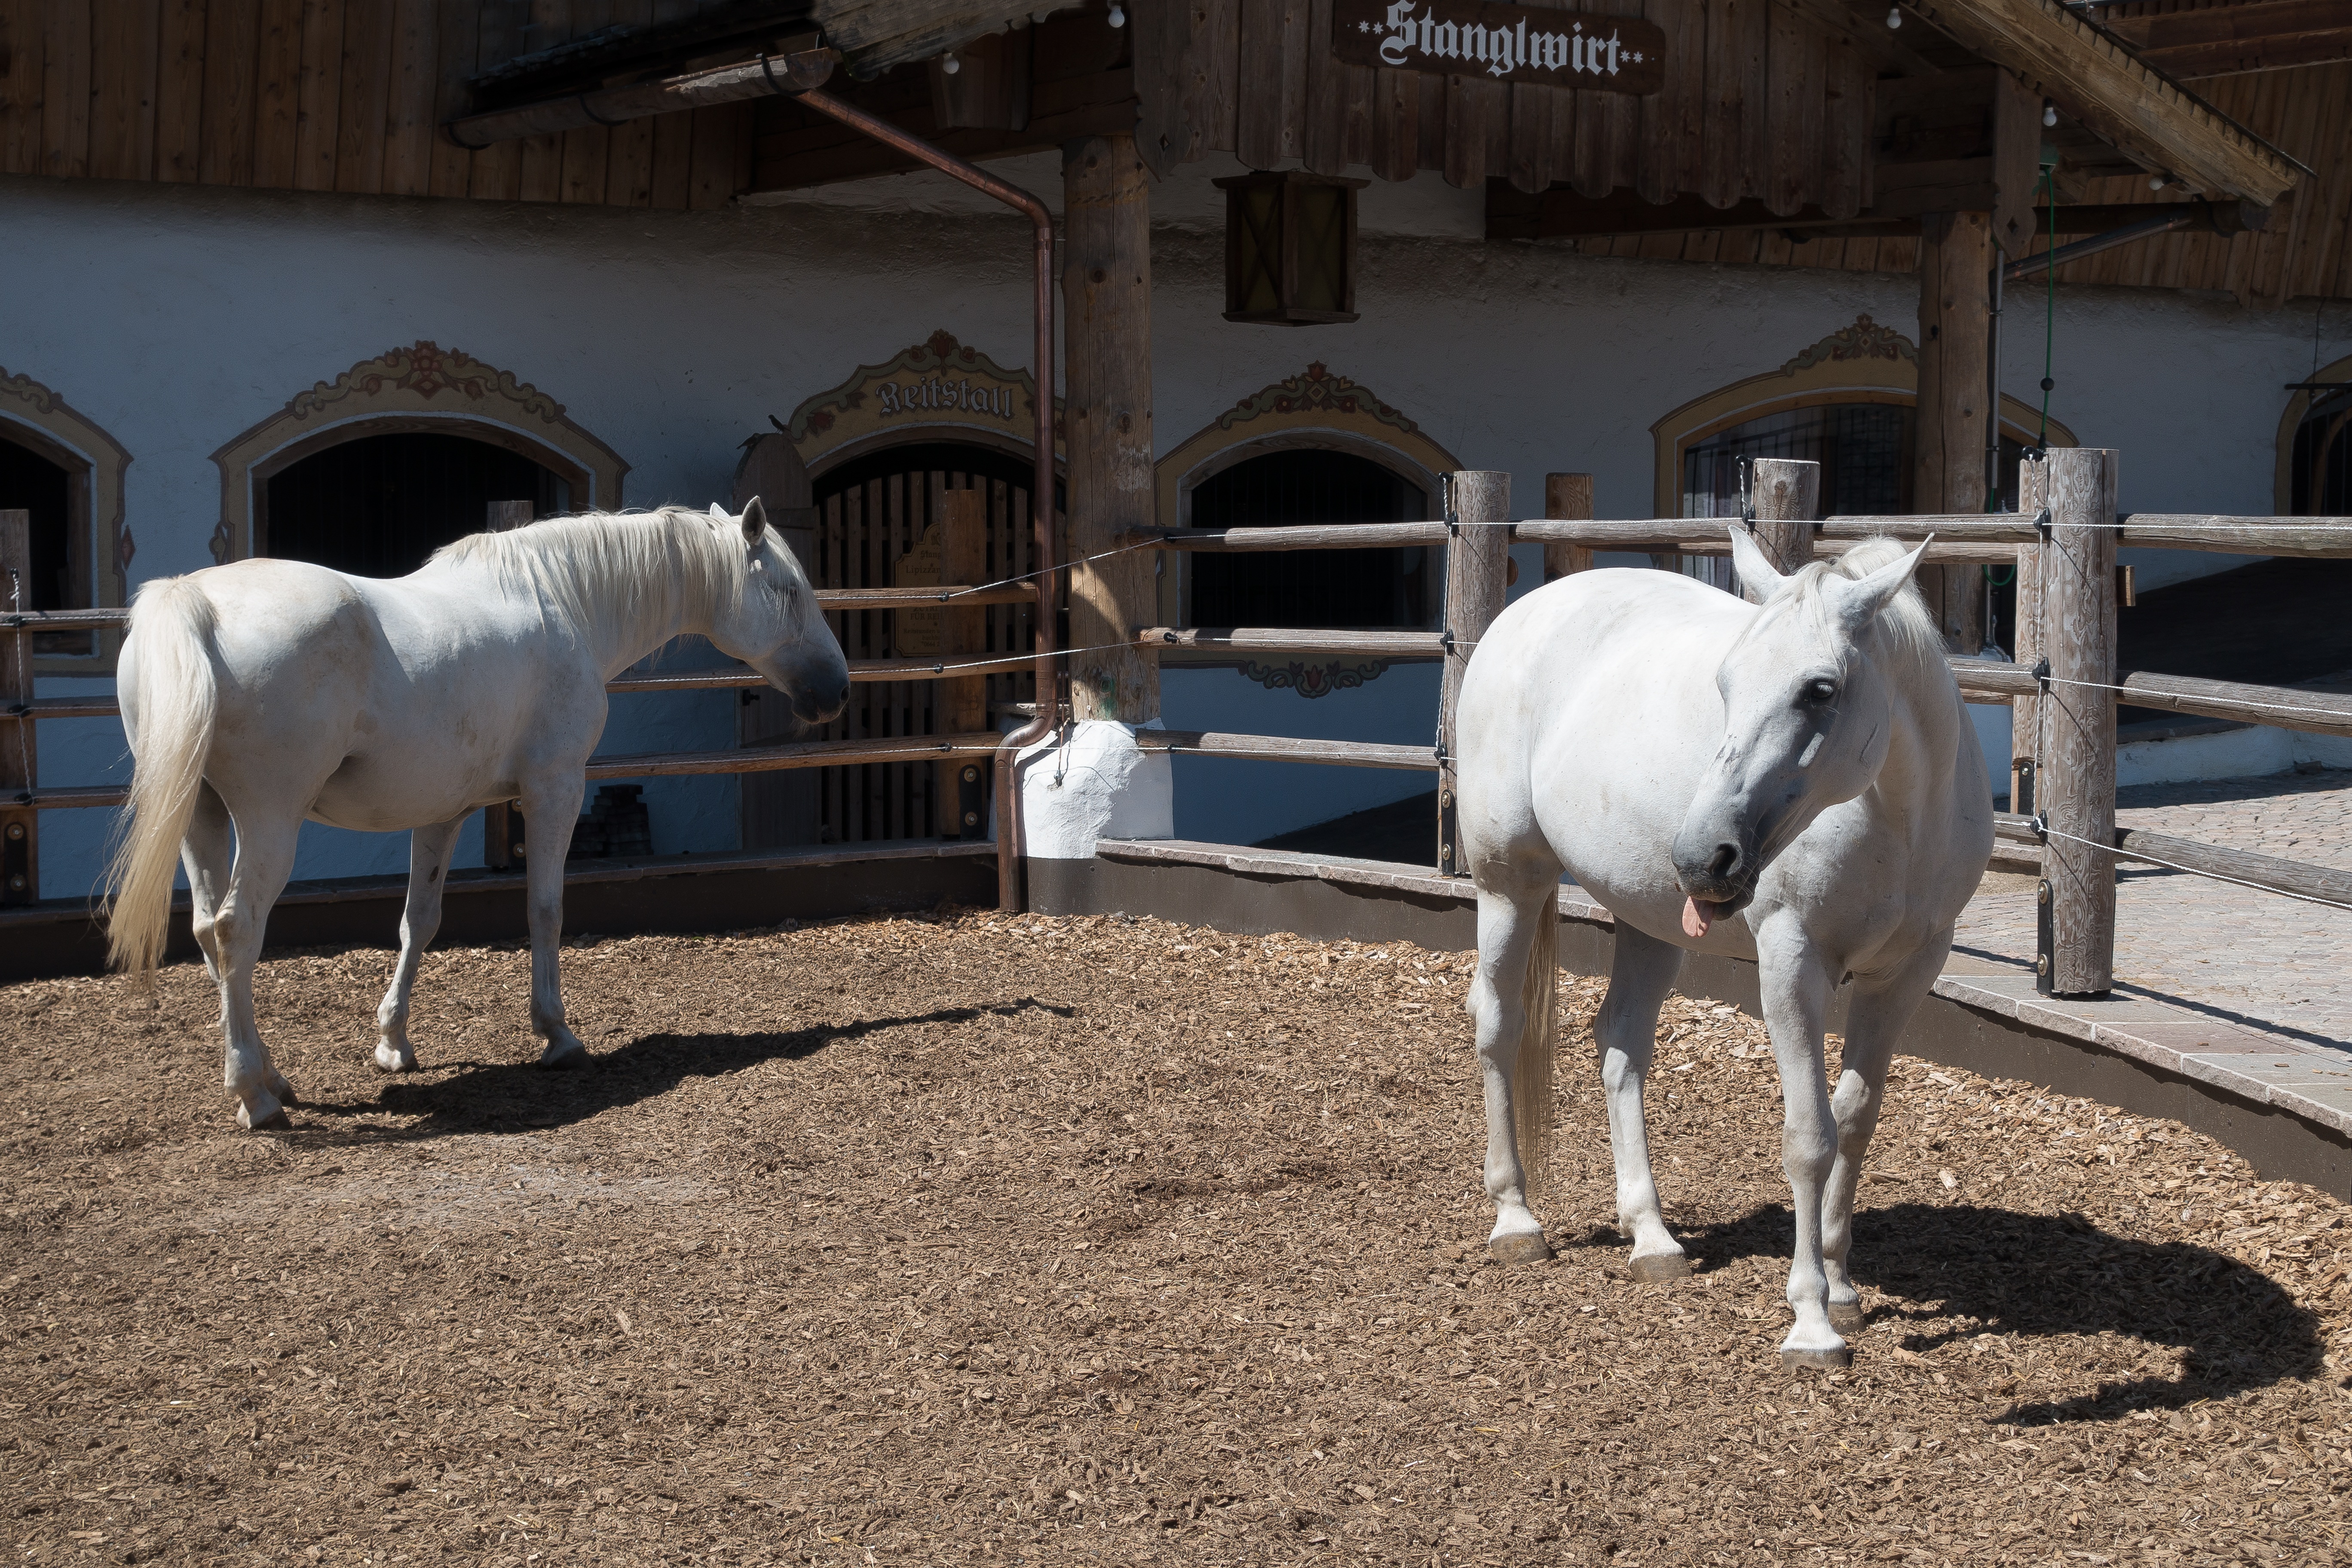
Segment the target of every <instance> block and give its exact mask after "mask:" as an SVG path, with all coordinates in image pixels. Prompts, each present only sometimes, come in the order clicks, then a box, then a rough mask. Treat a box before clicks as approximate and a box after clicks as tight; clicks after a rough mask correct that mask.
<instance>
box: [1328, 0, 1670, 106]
mask: <svg viewBox="0 0 2352 1568" xmlns="http://www.w3.org/2000/svg"><path fill="white" fill-rule="evenodd" d="M1665 48H1666V35H1665V34H1664V31H1662V30H1661V29H1660V28H1659V27H1658V26H1657V24H1656V23H1654V22H1645V21H1643V20H1642V19H1641V18H1640V17H1639V16H1596V15H1592V14H1591V13H1587V12H1578V11H1538V10H1535V9H1533V8H1531V7H1529V6H1526V5H1470V4H1463V3H1462V0H1453V3H1451V4H1448V3H1447V0H1332V5H1331V52H1332V53H1333V54H1334V55H1336V56H1338V57H1339V58H1340V59H1343V60H1346V61H1348V62H1349V64H1351V65H1360V66H1388V67H1391V68H1395V69H1399V70H1417V71H1434V72H1436V73H1438V74H1440V75H1443V76H1485V77H1491V78H1494V79H1497V80H1501V81H1517V82H1532V83H1537V84H1539V85H1542V86H1546V87H1570V88H1577V89H1581V90H1583V91H1586V92H1628V93H1635V94H1646V93H1653V92H1656V91H1657V90H1659V89H1661V88H1663V87H1664V85H1665V80H1666V61H1665Z"/></svg>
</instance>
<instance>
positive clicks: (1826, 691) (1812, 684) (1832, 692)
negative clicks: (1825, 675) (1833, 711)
mask: <svg viewBox="0 0 2352 1568" xmlns="http://www.w3.org/2000/svg"><path fill="white" fill-rule="evenodd" d="M1804 699H1805V700H1806V701H1807V702H1809V703H1822V702H1831V701H1834V700H1836V699H1837V682H1836V681H1834V680H1808V681H1807V682H1805V690H1804Z"/></svg>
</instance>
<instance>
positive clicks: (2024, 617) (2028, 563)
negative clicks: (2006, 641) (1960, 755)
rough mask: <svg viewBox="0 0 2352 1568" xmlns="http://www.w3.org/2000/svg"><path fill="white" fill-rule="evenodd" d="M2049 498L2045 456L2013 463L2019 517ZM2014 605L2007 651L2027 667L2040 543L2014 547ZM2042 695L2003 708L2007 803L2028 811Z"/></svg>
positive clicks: (2037, 616)
mask: <svg viewBox="0 0 2352 1568" xmlns="http://www.w3.org/2000/svg"><path fill="white" fill-rule="evenodd" d="M2049 504H2050V465H2049V461H2048V459H2046V458H2028V459H2027V460H2026V461H2024V462H2022V463H2020V464H2019V465H2018V467H2017V510H2018V515H2020V516H2021V517H2029V518H2030V517H2032V516H2034V515H2035V514H2036V513H2038V512H2040V511H2041V510H2042V508H2043V507H2045V506H2047V505H2049ZM2016 584H2017V611H2016V614H2015V616H2013V617H2012V618H2013V619H2014V621H2015V622H2016V624H2015V625H2014V626H2011V628H2010V634H2009V635H2010V640H2011V642H2013V643H2014V644H2015V645H2016V647H2014V648H2013V649H2011V655H2010V657H2011V658H2013V659H2015V660H2016V661H2017V662H2018V663H2020V664H2021V665H2023V666H2024V667H2025V668H2028V669H2032V668H2033V666H2034V664H2035V662H2036V661H2038V660H2039V659H2040V658H2042V654H2043V653H2044V652H2045V651H2046V649H2045V648H2044V647H2043V644H2042V546H2041V545H2039V544H2021V545H2019V546H2018V547H2017V576H2016ZM2041 714H2042V700H2041V699H2040V698H2038V697H2020V698H2016V699H2014V700H2011V704H2010V710H2009V809H2010V810H2011V811H2014V812H2019V813H2021V814H2023V815H2025V816H2032V814H2033V813H2034V811H2035V810H2036V809H2037V808H2038V807H2039V806H2040V805H2041V792H2040V790H2039V789H2038V788H2036V787H2035V779H2034V774H2035V772H2036V770H2037V769H2038V768H2039V767H2040V766H2041V763H2040V761H2039V760H2038V757H2037V754H2036V751H2035V747H2036V743H2037V737H2039V735H2040V734H2041Z"/></svg>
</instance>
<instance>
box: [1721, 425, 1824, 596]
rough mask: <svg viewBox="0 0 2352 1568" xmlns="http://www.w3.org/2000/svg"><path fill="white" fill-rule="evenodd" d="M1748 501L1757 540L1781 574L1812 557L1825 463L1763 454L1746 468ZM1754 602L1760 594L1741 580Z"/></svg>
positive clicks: (1743, 593) (1787, 572) (1807, 561)
mask: <svg viewBox="0 0 2352 1568" xmlns="http://www.w3.org/2000/svg"><path fill="white" fill-rule="evenodd" d="M1821 506H1822V466H1821V465H1820V464H1819V463H1812V462H1806V461H1803V460H1801V459H1799V458H1757V459H1756V460H1755V461H1754V462H1753V463H1750V464H1749V465H1748V507H1749V510H1752V511H1754V512H1755V514H1756V529H1755V540H1756V544H1757V548H1759V549H1760V550H1762V551H1763V552H1764V554H1765V556H1766V558H1767V559H1769V561H1770V562H1771V563H1772V564H1773V565H1774V566H1776V567H1778V568H1779V569H1780V572H1781V574H1783V575H1786V574H1789V573H1790V572H1794V571H1795V570H1796V569H1797V568H1798V567H1800V566H1802V565H1805V564H1807V563H1809V562H1811V560H1812V558H1813V520H1814V519H1815V518H1816V517H1817V516H1818V515H1820V512H1821ZM1739 591H1740V593H1741V595H1743V596H1744V597H1746V598H1747V599H1748V602H1749V603H1750V604H1754V603H1757V602H1759V599H1760V595H1758V593H1757V592H1756V590H1755V589H1753V588H1751V587H1749V586H1748V584H1745V583H1743V584H1740V585H1739Z"/></svg>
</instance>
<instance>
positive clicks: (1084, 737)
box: [1013, 719, 1176, 860]
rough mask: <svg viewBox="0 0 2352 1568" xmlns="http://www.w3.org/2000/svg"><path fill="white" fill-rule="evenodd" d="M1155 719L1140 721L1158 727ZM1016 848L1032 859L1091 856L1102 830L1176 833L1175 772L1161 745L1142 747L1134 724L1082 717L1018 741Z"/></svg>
mask: <svg viewBox="0 0 2352 1568" xmlns="http://www.w3.org/2000/svg"><path fill="white" fill-rule="evenodd" d="M1159 727H1160V725H1159V724H1158V722H1157V721H1154V722H1153V723H1151V724H1150V725H1147V726H1145V728H1149V729H1158V728H1159ZM1013 766H1014V769H1015V771H1016V773H1017V774H1018V776H1019V778H1020V781H1021V836H1022V850H1023V853H1024V854H1025V855H1026V856H1028V857H1029V858H1032V859H1037V860H1091V859H1093V858H1095V844H1096V842H1097V840H1099V839H1104V838H1172V837H1175V836H1176V784H1175V774H1174V771H1173V769H1172V767H1171V759H1170V757H1169V755H1168V753H1167V752H1145V751H1144V750H1143V749H1142V748H1141V747H1140V746H1138V745H1137V744H1136V743H1135V729H1134V727H1132V726H1130V725H1126V724H1119V723H1114V722H1112V721H1108V720H1102V719H1089V720H1086V721H1081V722H1079V723H1076V724H1072V725H1071V726H1070V727H1069V728H1068V729H1067V730H1066V731H1060V732H1058V733H1056V734H1054V735H1049V736H1047V737H1046V738H1045V740H1043V741H1040V742H1037V743H1036V744H1035V745H1034V746H1029V747H1026V748H1024V750H1023V751H1022V752H1021V755H1020V756H1019V758H1018V759H1017V760H1016V761H1015V762H1014V763H1013Z"/></svg>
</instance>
